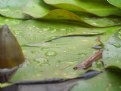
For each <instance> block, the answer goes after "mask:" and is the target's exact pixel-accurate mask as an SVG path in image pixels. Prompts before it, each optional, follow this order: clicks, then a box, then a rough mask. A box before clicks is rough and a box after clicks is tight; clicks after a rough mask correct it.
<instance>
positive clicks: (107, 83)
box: [70, 72, 121, 91]
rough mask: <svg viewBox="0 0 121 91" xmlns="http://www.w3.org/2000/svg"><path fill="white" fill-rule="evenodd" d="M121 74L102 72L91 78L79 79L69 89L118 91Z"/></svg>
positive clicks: (77, 90) (120, 86) (78, 90)
mask: <svg viewBox="0 0 121 91" xmlns="http://www.w3.org/2000/svg"><path fill="white" fill-rule="evenodd" d="M120 76H121V74H120V73H112V72H104V73H102V74H100V75H98V76H96V77H94V78H92V79H89V80H86V81H85V80H84V81H79V82H78V84H77V85H75V86H74V87H73V88H72V89H71V90H70V91H97V90H98V91H120V90H121V79H120Z"/></svg>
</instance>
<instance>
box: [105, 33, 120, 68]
mask: <svg viewBox="0 0 121 91" xmlns="http://www.w3.org/2000/svg"><path fill="white" fill-rule="evenodd" d="M120 36H121V31H118V32H117V33H115V34H114V35H113V36H112V37H111V38H110V39H109V40H108V42H107V43H106V45H105V50H104V53H103V60H104V63H105V65H106V67H117V68H120V69H121V61H120V60H121V56H120V52H121V37H120Z"/></svg>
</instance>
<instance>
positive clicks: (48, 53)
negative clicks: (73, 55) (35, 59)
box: [45, 51, 57, 56]
mask: <svg viewBox="0 0 121 91" xmlns="http://www.w3.org/2000/svg"><path fill="white" fill-rule="evenodd" d="M45 55H46V56H56V55H57V53H56V52H55V51H48V52H46V53H45Z"/></svg>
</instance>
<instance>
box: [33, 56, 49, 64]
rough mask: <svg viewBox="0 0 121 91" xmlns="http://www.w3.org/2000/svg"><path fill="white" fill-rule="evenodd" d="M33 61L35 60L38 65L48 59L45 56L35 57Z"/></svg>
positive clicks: (46, 61)
mask: <svg viewBox="0 0 121 91" xmlns="http://www.w3.org/2000/svg"><path fill="white" fill-rule="evenodd" d="M34 62H36V63H37V64H38V65H41V64H45V63H48V60H47V59H46V58H42V57H40V58H36V59H35V60H34Z"/></svg>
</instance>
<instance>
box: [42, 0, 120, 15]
mask: <svg viewBox="0 0 121 91" xmlns="http://www.w3.org/2000/svg"><path fill="white" fill-rule="evenodd" d="M44 1H45V3H47V4H50V5H53V6H54V7H57V8H63V9H67V10H71V11H78V12H88V13H91V14H94V15H97V16H109V15H120V14H121V11H120V9H118V8H116V7H114V6H112V5H110V4H109V3H108V2H107V1H105V0H60V1H59V0H58V1H57V0H44Z"/></svg>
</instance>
